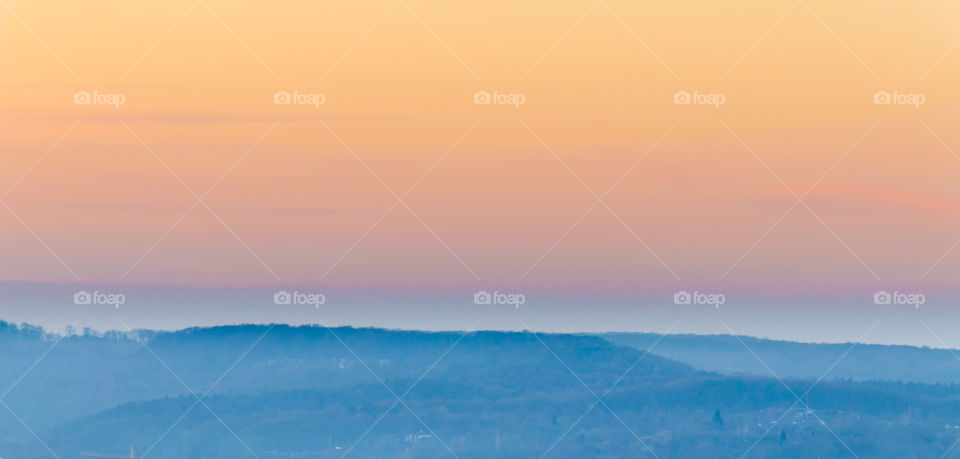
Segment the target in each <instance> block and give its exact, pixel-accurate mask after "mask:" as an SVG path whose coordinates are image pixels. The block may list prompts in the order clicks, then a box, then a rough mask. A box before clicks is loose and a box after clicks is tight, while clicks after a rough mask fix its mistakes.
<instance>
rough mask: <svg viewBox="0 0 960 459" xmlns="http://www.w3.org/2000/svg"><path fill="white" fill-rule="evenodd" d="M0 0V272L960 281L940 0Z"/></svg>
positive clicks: (540, 288)
mask: <svg viewBox="0 0 960 459" xmlns="http://www.w3.org/2000/svg"><path fill="white" fill-rule="evenodd" d="M3 5H5V6H4V8H0V65H2V69H3V71H2V72H0V192H3V191H7V192H6V193H3V194H2V198H0V202H2V203H4V204H5V206H0V253H2V257H3V259H4V262H3V263H0V280H3V281H11V282H67V283H73V282H79V283H82V284H90V285H96V284H141V285H142V284H147V285H197V286H271V285H314V286H321V287H322V288H330V289H335V288H376V289H385V290H400V291H405V292H414V293H417V292H419V293H421V294H423V295H424V296H425V297H429V296H430V295H431V293H430V292H432V291H434V290H436V289H441V290H444V291H447V290H450V289H453V290H457V289H463V290H465V291H472V290H475V289H479V288H487V289H490V290H494V289H500V290H511V289H513V290H522V291H525V292H534V293H535V292H549V293H551V294H563V293H564V292H567V293H576V294H583V295H586V294H589V295H595V296H600V297H611V298H613V297H617V298H623V297H624V296H627V297H629V295H632V294H640V293H649V292H652V291H661V290H662V291H664V292H670V291H675V290H678V289H687V290H695V289H700V290H710V289H713V290H718V291H724V292H752V293H759V294H764V295H768V296H773V297H776V296H778V295H793V294H795V293H798V292H800V293H804V294H818V293H822V294H825V295H832V294H837V295H839V292H851V291H856V292H859V291H863V292H872V291H875V290H878V289H886V290H897V289H899V290H911V289H913V290H917V291H924V292H931V293H932V292H947V293H944V294H942V295H943V297H944V298H946V297H947V296H946V295H948V294H950V293H957V292H958V291H960V290H958V289H957V281H956V280H957V273H958V270H960V249H956V250H954V249H953V248H952V247H953V245H954V244H955V243H956V241H957V240H958V237H960V218H958V217H960V181H958V180H957V177H958V176H960V157H958V156H957V153H956V152H957V151H958V150H960V131H958V130H957V129H956V119H958V115H960V85H958V84H957V81H958V77H960V50H958V49H957V44H958V39H960V33H958V32H957V29H956V24H958V23H960V4H956V3H950V2H933V1H922V2H914V1H883V2H869V1H842V2H833V1H822V0H804V1H802V2H797V1H795V0H787V1H752V0H745V1H740V2H735V4H726V3H711V2H699V1H655V2H628V1H621V0H604V1H603V2H597V3H593V2H591V1H584V2H579V1H571V2H560V3H557V2H545V1H531V2H519V3H518V2H506V1H493V2H476V3H469V4H462V3H458V2H441V1H421V0H403V1H400V2H394V1H393V0H387V1H378V0H371V1H364V2H349V1H344V2H333V3H331V2H320V3H318V2H302V1H293V2H282V4H276V3H262V2H233V1H222V0H203V1H202V2H196V1H195V0H186V1H177V0H174V1H170V2H152V3H151V4H149V5H145V4H141V3H137V2H133V3H131V2H121V1H112V0H95V1H93V2H83V3H77V4H71V3H54V2H46V1H24V0H11V1H5V2H4V3H3ZM281 90H285V91H290V92H294V91H299V92H301V93H319V94H323V95H324V96H325V98H326V102H325V103H324V104H323V105H321V106H320V107H319V108H315V107H313V106H305V105H277V104H274V100H273V95H274V93H275V92H276V91H281ZM481 90H482V91H488V92H491V93H493V92H494V91H498V92H500V93H515V94H522V95H523V96H524V97H525V103H524V104H523V105H522V106H520V107H519V108H515V107H513V106H506V105H477V104H475V103H474V93H475V92H476V91H481ZM881 90H882V91H888V92H890V93H901V94H922V95H923V97H924V99H925V102H924V103H923V105H921V106H920V107H919V108H917V107H914V106H908V105H897V104H892V105H878V104H875V103H874V93H875V92H877V91H881ZM77 91H88V92H91V93H93V92H95V91H96V92H98V93H119V94H123V96H124V97H125V103H124V104H123V105H122V106H120V107H119V108H114V107H112V106H104V105H77V104H74V99H73V95H74V93H75V92H77ZM677 91H689V92H691V93H693V92H695V91H696V92H698V93H716V94H722V95H723V96H724V97H725V103H724V104H723V105H722V106H720V107H719V108H715V107H713V106H707V105H678V104H675V103H674V93H675V92H677ZM423 174H425V175H423ZM421 176H422V177H421ZM414 184H415V186H414V187H413V188H412V189H411V190H410V191H409V193H408V194H403V193H404V192H405V191H406V190H407V189H408V187H410V186H411V185H414ZM211 186H212V188H210V187H211ZM611 186H612V188H610V187H611ZM811 187H812V188H811ZM208 188H209V191H208ZM608 188H609V192H607V190H608ZM808 189H809V191H808ZM204 193H206V194H204ZM394 193H395V194H396V195H402V196H403V199H402V203H399V204H396V197H395V195H394ZM805 193H806V194H805ZM194 194H196V196H200V195H202V196H203V199H202V201H203V203H201V204H197V205H196V206H195V207H192V209H191V205H192V204H194V202H195V201H196V196H195V195H194ZM596 196H602V197H603V199H602V201H603V202H602V203H600V204H596V205H594V204H595V203H596ZM796 196H803V202H802V203H795V202H796ZM188 209H191V210H189V212H187V210H188ZM388 209H389V211H388ZM588 209H589V212H587V210H588ZM385 211H386V213H385ZM571 225H573V226H571ZM954 303H955V302H954Z"/></svg>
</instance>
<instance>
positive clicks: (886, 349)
mask: <svg viewBox="0 0 960 459" xmlns="http://www.w3.org/2000/svg"><path fill="white" fill-rule="evenodd" d="M599 336H602V337H603V338H605V339H607V340H609V341H610V342H613V343H617V344H622V345H625V346H631V347H634V348H637V349H641V350H646V349H649V348H650V347H651V346H654V343H656V345H655V346H654V347H653V350H652V351H651V352H652V353H654V354H657V355H660V356H663V357H666V358H669V359H673V360H676V361H679V362H684V363H686V364H689V365H691V366H693V367H695V368H698V369H702V370H707V371H716V372H719V373H722V374H729V375H732V374H739V373H746V374H753V375H759V376H771V373H770V371H771V370H773V372H774V373H775V374H776V375H778V376H780V377H781V378H809V379H817V378H820V377H821V376H822V377H825V378H826V379H852V380H855V381H873V380H884V381H904V382H920V383H934V384H935V383H960V357H958V356H960V353H958V352H957V351H955V350H951V349H931V348H926V347H915V346H887V345H876V344H857V345H852V343H840V344H814V343H797V342H792V341H776V340H769V339H761V338H754V337H750V336H732V335H689V334H675V335H667V336H663V338H662V339H661V335H659V334H654V333H604V334H601V335H599ZM751 351H752V352H751ZM754 353H755V354H756V355H754ZM841 357H842V358H841ZM768 367H769V368H768Z"/></svg>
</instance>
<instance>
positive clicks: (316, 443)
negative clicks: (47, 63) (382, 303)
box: [0, 324, 960, 459]
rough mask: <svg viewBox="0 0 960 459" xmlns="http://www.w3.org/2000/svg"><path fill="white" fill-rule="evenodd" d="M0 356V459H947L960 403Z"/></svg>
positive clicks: (19, 350)
mask: <svg viewBox="0 0 960 459" xmlns="http://www.w3.org/2000/svg"><path fill="white" fill-rule="evenodd" d="M0 346H2V348H3V351H4V352H0V384H2V386H0V387H3V388H4V389H3V390H7V389H8V388H11V387H12V389H10V390H9V392H8V393H7V395H6V396H5V397H4V398H3V402H4V403H5V404H6V406H8V407H9V408H10V410H6V409H4V410H0V457H4V458H11V457H14V458H22V457H27V458H30V457H54V455H55V456H56V457H60V458H76V457H81V456H79V454H80V453H81V452H94V453H97V454H107V455H119V454H123V453H125V452H128V451H129V447H130V445H133V446H134V447H135V449H136V451H137V452H138V454H146V456H145V457H157V458H166V457H206V458H211V459H212V458H237V457H261V458H301V457H342V456H343V455H344V454H345V453H346V452H348V451H349V453H350V455H351V456H353V457H460V458H472V457H477V458H481V457H482V458H487V457H541V456H551V457H642V456H644V455H649V456H650V457H664V458H665V457H741V456H742V455H744V454H745V453H749V455H750V456H758V457H817V456H819V457H855V456H858V457H913V456H914V455H915V454H918V455H919V456H920V457H928V456H929V457H940V456H941V455H942V454H944V453H945V452H948V451H949V452H951V453H954V452H955V453H960V451H951V450H950V446H951V444H953V443H954V442H955V441H957V439H960V414H958V413H960V386H954V385H923V384H902V383H893V382H870V383H857V382H850V381H841V380H825V381H821V382H819V383H815V382H814V380H813V378H809V379H806V378H800V379H790V378H787V379H786V380H784V381H780V380H778V379H775V378H769V377H757V376H745V375H741V376H724V375H719V374H717V373H712V372H704V371H700V370H696V369H694V368H692V367H690V366H688V365H686V364H683V363H679V362H676V361H673V360H669V359H666V358H664V357H662V356H657V355H653V354H646V355H645V354H644V353H643V352H641V351H639V350H637V349H634V348H631V347H627V346H620V345H617V344H613V343H611V342H610V341H608V340H606V339H603V338H600V337H598V336H590V335H570V334H533V333H529V332H471V333H464V332H441V333H434V332H419V331H394V330H382V329H357V328H349V327H341V328H333V329H328V328H323V327H311V326H303V327H291V326H287V325H240V326H225V327H213V328H196V329H188V330H182V331H176V332H153V331H136V332H131V333H110V334H106V335H102V336H101V335H97V334H86V335H83V334H81V335H75V336H68V337H65V338H62V339H60V337H57V336H53V335H49V334H46V333H44V332H43V331H42V330H39V329H37V328H34V327H23V326H12V325H9V324H0ZM598 397H602V398H601V399H598ZM13 413H16V416H14V414H13ZM34 434H35V435H36V436H34ZM48 448H49V449H48ZM948 457H950V454H948Z"/></svg>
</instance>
